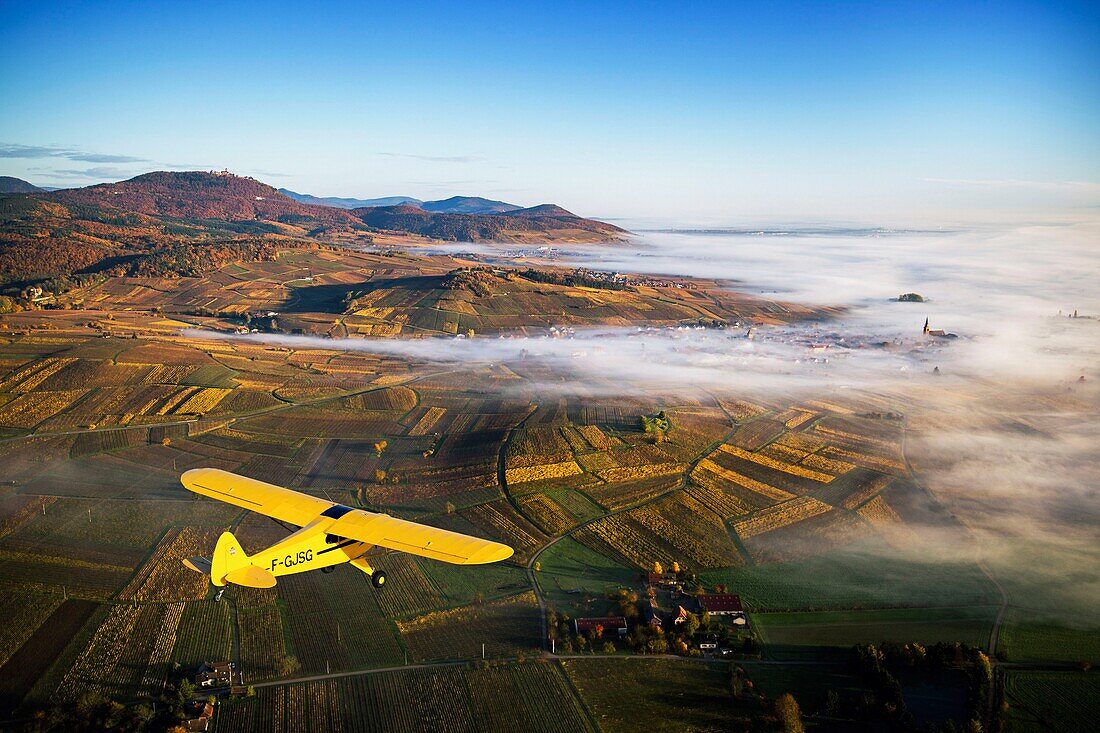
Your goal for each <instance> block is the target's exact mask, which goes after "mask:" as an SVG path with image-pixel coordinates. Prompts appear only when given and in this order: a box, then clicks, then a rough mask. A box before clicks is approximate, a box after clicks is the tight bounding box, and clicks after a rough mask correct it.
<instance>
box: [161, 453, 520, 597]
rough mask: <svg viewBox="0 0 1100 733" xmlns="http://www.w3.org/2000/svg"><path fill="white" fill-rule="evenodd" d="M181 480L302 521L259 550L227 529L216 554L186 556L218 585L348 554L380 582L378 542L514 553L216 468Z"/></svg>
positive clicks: (436, 550) (464, 561)
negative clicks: (372, 553) (375, 563)
mask: <svg viewBox="0 0 1100 733" xmlns="http://www.w3.org/2000/svg"><path fill="white" fill-rule="evenodd" d="M180 481H181V482H182V483H183V485H184V486H185V487H186V488H187V489H189V490H191V491H194V492H195V493H196V494H202V495H203V496H209V497H211V498H214V499H218V500H220V501H224V502H226V503H228V504H233V505H234V506H239V507H243V508H245V509H249V510H251V511H254V512H259V513H260V514H263V515H265V516H268V517H272V518H273V519H276V520H278V521H280V522H286V523H287V524H293V525H294V526H296V527H301V529H299V530H298V531H297V532H294V533H293V534H291V535H290V536H288V537H287V538H286V539H284V540H282V541H281V542H277V543H275V544H274V545H272V546H271V547H269V548H267V549H266V550H263V551H261V552H258V553H256V554H255V555H248V554H246V553H245V551H244V549H243V548H242V547H241V545H240V543H239V542H237V538H236V537H234V536H233V534H232V533H231V532H223V533H222V535H221V537H219V538H218V544H217V545H216V546H215V547H214V557H213V558H211V559H209V560H208V559H207V558H205V557H191V558H187V559H186V560H184V561H183V564H184V565H186V566H187V567H189V568H191V569H192V570H195V571H197V572H200V573H203V574H205V575H209V576H210V582H212V583H213V584H214V585H218V586H224V585H225V584H226V583H233V584H235V585H245V586H248V587H250V588H271V587H273V586H274V585H275V578H276V577H278V576H280V575H290V574H292V573H301V572H305V571H307V570H321V571H322V572H326V573H329V572H332V571H333V570H335V569H336V567H335V566H337V565H339V564H340V563H344V562H350V563H351V564H352V565H354V566H355V567H357V568H359V569H360V570H362V571H363V572H364V573H366V574H367V575H369V576H370V581H371V584H372V585H374V587H375V588H381V587H382V585H383V584H384V583H385V582H386V573H385V572H383V571H381V570H375V569H374V568H372V567H371V566H370V564H369V563H368V562H367V561H366V559H365V558H364V555H366V553H367V551H368V550H370V549H371V548H372V547H375V546H378V547H386V548H388V549H391V550H400V551H401V552H409V553H412V554H413V555H420V556H421V557H428V558H431V559H432V560H442V561H443V562H449V563H453V564H455V565H480V564H483V563H490V562H499V561H501V560H506V559H508V558H509V557H511V556H512V548H511V547H508V545H502V544H501V543H499V542H492V541H490V540H483V539H481V538H480V537H470V536H469V535H464V534H459V533H458V532H451V531H449V530H446V529H439V528H438V527H429V526H428V525H425V524H417V523H416V522H409V521H406V520H404V519H398V518H397V517H391V516H389V515H387V514H376V513H374V512H368V511H365V510H363V509H353V508H352V507H350V506H344V505H343V504H335V503H333V502H331V501H326V500H324V499H321V498H318V497H316V496H310V495H308V494H303V493H301V492H298V491H293V490H291V489H284V488H283V487H281V486H275V485H273V484H269V483H265V482H263V481H257V480H256V479H251V478H247V477H245V476H238V475H237V474H235V473H230V472H228V471H222V470H220V469H217V468H193V469H191V470H190V471H187V472H185V473H184V474H183V475H182V476H180Z"/></svg>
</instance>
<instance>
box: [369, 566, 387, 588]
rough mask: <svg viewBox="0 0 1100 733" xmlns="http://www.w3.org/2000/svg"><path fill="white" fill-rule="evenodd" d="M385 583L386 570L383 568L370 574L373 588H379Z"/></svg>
mask: <svg viewBox="0 0 1100 733" xmlns="http://www.w3.org/2000/svg"><path fill="white" fill-rule="evenodd" d="M385 583H386V572H385V571H384V570H375V571H374V572H373V573H371V575H370V584H371V585H373V586H374V587H375V588H381V587H382V586H383V585H385Z"/></svg>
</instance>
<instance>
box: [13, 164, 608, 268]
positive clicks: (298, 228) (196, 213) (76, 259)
mask: <svg viewBox="0 0 1100 733" xmlns="http://www.w3.org/2000/svg"><path fill="white" fill-rule="evenodd" d="M16 180H17V179H16ZM23 183H25V182H23ZM28 185H29V184H28ZM449 205H455V206H460V207H463V206H465V207H471V206H475V205H477V206H496V205H504V206H508V204H501V202H492V201H488V200H486V199H472V198H464V199H456V200H452V203H451V204H449ZM382 233H385V234H386V235H387V236H390V237H393V236H397V237H400V236H407V235H416V236H417V237H427V238H433V239H440V240H453V241H478V242H485V241H502V242H549V241H573V242H578V241H583V242H596V241H608V240H614V239H617V238H620V237H621V236H623V235H624V234H625V233H624V232H623V230H621V229H619V228H618V227H615V226H612V225H610V224H605V223H603V222H598V221H594V220H591V219H584V218H582V217H578V216H575V215H573V214H571V213H570V212H568V211H565V210H564V209H561V208H560V207H557V206H552V205H544V206H537V207H533V208H531V209H513V210H510V211H508V212H505V213H495V214H455V213H437V212H431V211H425V210H424V209H422V208H419V207H417V206H414V205H410V204H402V205H399V206H381V207H378V206H376V207H363V208H356V209H342V208H336V207H333V206H323V205H315V204H306V203H302V202H301V201H297V200H295V199H293V198H291V197H289V196H286V195H284V194H283V193H281V192H280V191H279V190H277V189H275V188H273V187H271V186H269V185H267V184H264V183H261V182H260V181H257V180H254V179H252V178H248V177H243V176H235V175H231V174H228V173H209V172H163V171H162V172H155V173H146V174H144V175H140V176H137V177H135V178H131V179H129V180H126V181H120V182H118V183H108V184H99V185H95V186H88V187H85V188H72V189H63V190H58V191H50V192H45V191H37V192H32V193H9V194H3V195H0V283H13V284H14V283H29V282H37V281H41V280H48V279H51V278H67V277H69V276H72V275H96V274H98V273H103V274H114V275H123V274H137V273H142V274H145V275H152V276H161V277H173V276H180V275H195V274H201V273H202V272H205V271H208V270H209V269H211V268H212V267H215V266H220V265H219V263H221V264H224V262H225V261H227V260H232V259H234V258H239V259H240V260H241V261H254V260H256V259H267V258H270V257H272V256H273V251H274V248H277V247H300V246H312V247H316V246H327V245H340V244H362V243H364V242H366V243H370V242H372V241H374V238H375V237H376V236H377V235H379V234H382Z"/></svg>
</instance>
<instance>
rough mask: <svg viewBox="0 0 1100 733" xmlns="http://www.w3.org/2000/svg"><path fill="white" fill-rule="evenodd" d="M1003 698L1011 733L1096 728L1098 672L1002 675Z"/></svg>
mask: <svg viewBox="0 0 1100 733" xmlns="http://www.w3.org/2000/svg"><path fill="white" fill-rule="evenodd" d="M1005 697H1006V699H1007V701H1008V705H1009V723H1010V726H1011V730H1012V731H1013V733H1032V731H1035V732H1036V733H1038V731H1057V732H1058V733H1085V731H1093V730H1096V721H1097V720H1098V719H1100V675H1097V674H1095V673H1084V672H1030V671H1021V670H1009V671H1008V672H1007V673H1006V674H1005Z"/></svg>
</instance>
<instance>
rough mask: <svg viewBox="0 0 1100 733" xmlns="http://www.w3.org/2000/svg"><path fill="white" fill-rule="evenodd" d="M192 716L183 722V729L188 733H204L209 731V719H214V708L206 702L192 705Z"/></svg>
mask: <svg viewBox="0 0 1100 733" xmlns="http://www.w3.org/2000/svg"><path fill="white" fill-rule="evenodd" d="M192 715H194V716H195V717H193V718H190V719H188V720H185V721H184V722H183V727H184V728H186V729H187V730H188V732H189V733H192V732H193V733H204V732H205V731H207V730H210V719H211V718H212V717H214V706H213V705H211V704H210V703H208V702H195V703H192Z"/></svg>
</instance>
